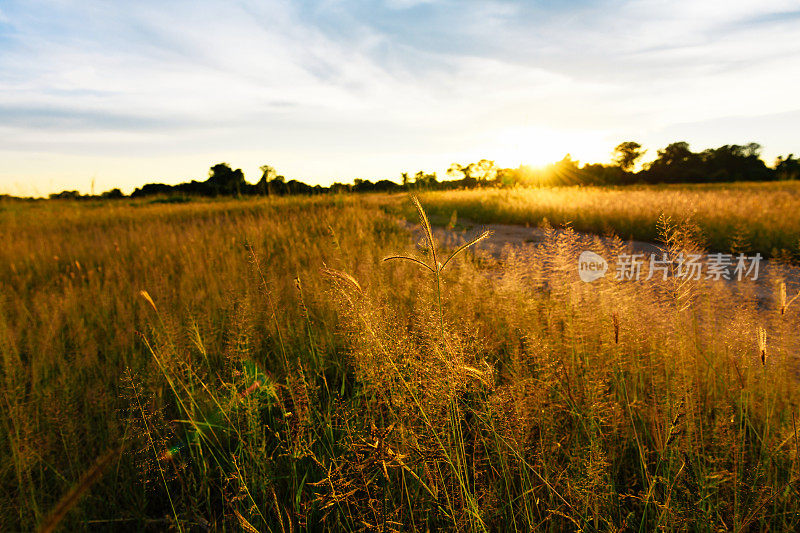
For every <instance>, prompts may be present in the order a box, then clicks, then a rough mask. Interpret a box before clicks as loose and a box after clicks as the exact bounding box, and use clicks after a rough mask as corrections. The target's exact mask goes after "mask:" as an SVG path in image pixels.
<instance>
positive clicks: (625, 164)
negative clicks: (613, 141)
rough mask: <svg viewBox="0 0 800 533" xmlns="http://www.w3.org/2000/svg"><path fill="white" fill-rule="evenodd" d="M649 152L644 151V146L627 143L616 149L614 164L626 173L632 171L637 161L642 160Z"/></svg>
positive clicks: (631, 142) (619, 145)
mask: <svg viewBox="0 0 800 533" xmlns="http://www.w3.org/2000/svg"><path fill="white" fill-rule="evenodd" d="M646 151H647V150H642V145H641V144H639V143H637V142H634V141H625V142H623V143H620V144H618V145H617V147H616V148H614V154H616V157H614V162H615V163H617V165H619V168H621V169H622V170H624V171H625V172H628V171H630V170H631V169H632V168H633V167H634V165H636V161H637V160H638V159H639V158H641V157H642V156H643V155H644V153H645V152H646Z"/></svg>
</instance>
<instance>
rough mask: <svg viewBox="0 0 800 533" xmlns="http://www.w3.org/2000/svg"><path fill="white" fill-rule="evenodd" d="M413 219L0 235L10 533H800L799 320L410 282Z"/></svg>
mask: <svg viewBox="0 0 800 533" xmlns="http://www.w3.org/2000/svg"><path fill="white" fill-rule="evenodd" d="M441 199H442V198H439V197H434V198H433V201H434V202H436V201H438V200H441ZM397 201H399V200H398V199H397V198H386V197H373V198H358V197H334V198H323V199H300V198H296V199H277V200H274V199H273V200H266V201H242V202H235V201H219V202H204V203H186V204H180V205H177V204H176V205H167V204H125V203H120V204H113V205H106V206H97V207H87V204H81V205H79V204H64V203H58V204H53V203H49V204H44V205H35V206H30V207H24V208H20V207H16V208H14V209H10V210H6V211H3V212H2V213H0V218H2V225H0V227H2V228H4V229H3V231H4V235H3V237H4V242H5V243H6V244H7V246H5V247H3V248H2V249H1V250H0V259H2V261H0V274H2V277H0V283H2V285H0V288H2V301H0V350H2V366H0V373H1V374H0V377H1V378H2V385H1V387H2V388H1V389H0V390H1V391H2V397H3V403H4V406H5V409H6V410H7V413H8V415H7V416H5V417H4V418H3V424H2V426H0V453H2V457H3V459H4V460H3V462H2V463H1V464H3V465H4V466H3V468H2V470H1V471H0V472H1V473H0V483H2V488H3V494H4V495H5V496H3V497H2V500H0V501H1V502H2V507H0V521H2V522H0V526H2V527H0V529H3V530H27V529H32V528H35V527H37V526H38V525H48V524H50V523H51V521H52V517H53V516H58V517H59V519H60V520H61V522H60V525H61V526H62V527H63V528H64V529H65V530H80V529H85V530H96V529H98V528H101V529H110V530H147V529H150V530H164V529H166V528H174V529H176V530H192V531H194V530H234V531H240V530H246V531H296V530H307V529H308V530H324V529H338V530H358V531H364V530H380V531H408V530H436V529H444V530H470V531H494V530H509V531H530V530H534V529H545V530H554V531H555V530H575V529H582V530H592V531H594V530H598V531H599V530H621V529H626V530H634V529H635V530H640V531H649V530H652V529H655V528H665V529H679V528H680V529H692V530H719V529H731V530H737V531H741V530H756V529H757V530H763V529H780V530H793V529H796V528H797V526H798V522H799V521H800V518H799V517H800V514H798V511H800V508H799V506H798V503H797V502H798V501H800V500H798V496H799V494H798V488H800V486H798V476H799V475H800V472H799V471H798V469H800V448H798V436H797V430H796V423H797V415H798V402H799V400H800V398H798V388H797V360H796V354H797V348H798V343H797V340H796V336H795V335H794V332H796V331H797V329H798V325H800V318H799V314H798V312H797V308H796V306H795V305H791V302H792V296H793V294H792V293H791V291H790V293H789V294H788V295H786V296H784V297H783V298H781V297H780V296H779V297H778V298H777V299H776V302H775V305H769V306H765V305H763V302H761V301H760V300H759V299H758V298H757V297H756V293H755V288H754V287H753V286H752V285H751V284H750V283H748V282H744V281H743V282H741V283H737V284H719V283H714V282H710V281H708V282H704V281H700V282H685V281H684V282H681V281H680V280H676V279H674V278H669V279H667V280H662V279H661V277H660V276H655V277H654V278H653V279H652V280H649V281H641V282H623V281H617V280H615V279H613V276H607V277H606V278H603V279H601V280H598V281H596V282H593V283H591V284H586V283H583V282H581V281H580V280H579V279H578V276H577V269H576V263H577V257H578V255H579V254H580V252H581V251H582V250H584V249H593V250H595V251H596V252H598V253H600V254H601V255H613V254H614V253H617V252H618V251H619V250H620V249H621V248H622V243H621V241H615V242H610V243H609V241H599V240H593V239H589V238H587V237H580V236H578V235H576V234H574V233H571V232H569V231H567V232H551V233H550V234H549V236H548V239H547V240H546V242H545V244H544V245H543V246H542V247H540V248H537V249H526V250H508V251H507V253H506V254H505V255H504V256H503V257H501V258H492V257H489V256H483V255H481V252H479V251H477V252H476V251H472V249H471V248H469V246H468V244H469V243H464V245H462V246H461V247H458V246H456V247H454V248H453V249H452V250H445V249H443V248H440V247H437V246H438V244H437V243H436V242H435V241H434V238H433V235H432V233H431V232H430V231H429V230H427V229H426V230H425V232H424V238H425V239H426V241H427V245H426V246H425V247H424V250H423V251H422V252H421V253H417V254H414V253H410V252H408V250H411V249H413V246H412V243H413V242H414V240H413V239H412V237H411V236H410V235H409V234H408V233H407V231H406V230H404V229H402V228H403V226H401V225H400V224H398V223H397V222H396V221H395V220H394V219H393V218H392V217H391V216H389V215H387V214H385V210H384V209H382V208H381V206H382V205H385V204H387V203H394V202H397ZM404 201H405V200H404ZM424 204H426V200H425V199H423V205H424ZM416 211H418V214H419V215H420V216H421V217H422V222H423V223H422V226H423V227H424V228H427V226H428V225H427V224H426V222H425V219H426V217H425V211H424V210H423V208H422V206H418V208H417V209H416ZM663 231H665V232H668V233H669V235H664V237H665V240H667V241H668V242H669V243H670V246H672V247H673V248H674V251H676V252H677V251H679V250H681V249H689V248H692V247H694V246H696V243H694V242H693V241H692V235H693V233H692V232H690V231H687V232H686V233H683V232H682V231H683V230H677V229H674V228H669V227H667V228H664V230H663ZM450 254H453V255H452V256H451V255H450ZM387 256H388V257H399V256H405V257H406V260H398V261H389V262H385V261H383V259H384V258H386V257H387ZM448 256H449V257H453V256H455V258H454V259H453V260H444V261H442V260H441V258H445V257H448ZM408 259H410V260H408ZM440 263H441V265H440ZM445 267H446V268H445ZM775 275H776V276H777V275H778V273H777V271H776V273H775ZM782 281H783V280H781V279H779V278H776V279H775V280H774V282H775V284H776V286H779V284H780V283H781V282H782ZM784 292H785V291H784ZM777 294H780V291H778V292H777ZM120 446H124V447H125V452H124V453H123V454H122V455H121V456H119V455H114V456H113V464H110V465H107V464H106V463H107V462H108V459H107V457H109V456H107V455H104V452H105V450H108V449H117V448H118V447H120ZM98 464H102V465H104V470H105V474H104V475H102V477H101V476H100V475H99V474H98V473H97V472H96V469H97V465H98ZM86 479H92V481H93V483H94V485H92V486H91V487H88V486H87V484H86V483H85V480H86ZM76 487H78V488H80V487H86V488H87V489H88V490H86V491H83V489H81V490H82V491H83V493H82V498H80V499H79V498H78V497H77V496H78V493H76V492H75V488H76ZM64 502H68V505H67V504H65V503H64ZM54 509H55V514H54V511H53V510H54Z"/></svg>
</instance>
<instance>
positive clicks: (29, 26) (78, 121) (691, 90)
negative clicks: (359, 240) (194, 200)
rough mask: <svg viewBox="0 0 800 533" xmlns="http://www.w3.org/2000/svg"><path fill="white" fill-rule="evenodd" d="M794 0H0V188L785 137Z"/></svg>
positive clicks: (793, 73)
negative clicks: (220, 168)
mask: <svg viewBox="0 0 800 533" xmlns="http://www.w3.org/2000/svg"><path fill="white" fill-rule="evenodd" d="M798 35H800V2H798V1H791V2H789V1H786V2H784V1H780V0H776V1H766V2H765V1H749V0H748V1H740V0H727V1H725V2H711V1H704V2H698V1H696V0H673V1H664V0H659V1H656V0H635V1H621V0H615V1H589V0H579V1H576V2H567V1H556V0H548V1H540V2H521V1H510V0H495V1H484V2H476V1H471V0H443V1H434V0H372V1H367V0H322V1H311V0H299V1H287V0H280V1H269V0H268V1H263V0H262V1H250V0H227V1H220V2H217V1H209V0H194V1H164V0H160V1H150V0H137V1H135V2H128V1H126V2H122V1H118V2H111V1H94V0H49V1H40V0H23V1H16V0H0V161H2V164H1V165H0V193H7V194H15V195H26V196H27V195H32V196H41V195H47V194H49V193H51V192H57V191H61V190H65V189H69V190H73V189H77V190H80V191H81V192H83V193H89V192H91V191H92V190H94V192H96V193H100V192H102V191H105V190H108V189H111V188H113V187H119V188H121V189H122V190H123V191H124V192H130V191H131V190H132V189H133V188H134V187H137V186H141V185H142V184H144V183H148V182H163V183H173V184H174V183H179V182H182V181H187V180H190V179H200V180H202V179H205V178H206V177H207V175H208V168H209V167H210V166H212V165H214V164H216V163H219V162H222V161H226V162H229V163H230V164H231V165H232V166H233V167H234V168H242V169H243V170H244V172H245V176H246V178H247V179H248V181H250V182H255V181H257V180H258V178H259V177H260V172H259V170H258V167H259V166H260V165H264V164H269V165H272V166H274V167H275V168H277V170H278V172H279V173H280V174H283V175H285V176H286V177H287V178H295V179H300V180H302V181H305V182H307V183H311V184H317V183H318V184H322V185H327V184H330V183H331V182H333V181H342V182H351V181H352V180H353V179H354V178H362V179H373V180H375V179H383V178H388V179H395V180H397V179H399V175H400V173H401V172H406V171H407V172H412V173H413V172H416V171H417V170H420V169H424V170H427V171H430V170H434V171H438V172H439V174H440V176H443V175H444V171H445V170H446V168H447V167H448V166H449V165H450V163H453V162H461V163H467V162H471V161H475V160H478V159H480V158H488V159H494V160H496V161H497V163H498V164H500V165H501V166H509V167H516V166H518V165H520V164H522V163H525V164H533V165H541V164H545V163H548V162H552V161H556V160H559V159H561V158H562V157H563V156H564V155H565V154H566V153H570V154H571V156H572V158H573V159H577V160H579V161H582V162H608V161H610V159H611V151H612V149H613V147H614V146H616V145H617V144H618V143H620V142H622V141H627V140H633V141H638V142H640V143H641V144H642V145H644V147H645V148H647V149H648V152H647V155H646V158H648V157H649V158H651V159H652V158H653V157H655V155H656V152H657V150H658V149H659V148H662V147H664V146H666V145H667V144H669V143H670V142H673V141H687V142H689V143H690V144H691V147H692V149H694V150H698V151H699V150H702V149H704V148H708V147H712V146H720V145H723V144H745V143H748V142H758V143H761V144H762V145H763V147H764V151H763V157H764V159H765V161H767V162H768V163H770V164H771V163H772V162H773V161H774V158H775V157H776V156H777V155H780V154H788V153H798V154H800V127H798V126H797V125H798V124H800V99H798V97H797V93H798V89H799V88H800V39H798V38H797V37H798Z"/></svg>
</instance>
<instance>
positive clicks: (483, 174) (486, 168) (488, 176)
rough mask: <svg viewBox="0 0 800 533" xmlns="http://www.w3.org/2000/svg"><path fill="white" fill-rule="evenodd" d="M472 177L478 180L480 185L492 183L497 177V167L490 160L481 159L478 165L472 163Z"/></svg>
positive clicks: (470, 165) (470, 166)
mask: <svg viewBox="0 0 800 533" xmlns="http://www.w3.org/2000/svg"><path fill="white" fill-rule="evenodd" d="M469 169H470V176H472V177H473V178H475V179H476V180H478V182H479V183H486V182H487V181H492V180H494V179H495V178H496V177H497V171H498V168H497V165H496V164H495V162H494V161H491V160H489V159H481V160H480V161H478V162H477V163H470V164H469Z"/></svg>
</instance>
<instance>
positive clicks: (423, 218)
mask: <svg viewBox="0 0 800 533" xmlns="http://www.w3.org/2000/svg"><path fill="white" fill-rule="evenodd" d="M411 202H412V203H413V204H414V207H415V208H416V209H417V215H418V216H419V223H420V225H421V226H422V231H423V232H424V234H425V241H426V243H427V249H428V257H430V261H431V263H430V264H427V263H424V262H423V261H420V260H419V259H417V258H415V257H409V256H407V255H390V256H389V257H385V258H384V259H383V260H384V261H392V260H403V261H410V262H412V263H414V264H415V265H417V266H419V267H422V268H424V269H426V270H428V271H429V272H430V273H431V274H433V277H434V281H435V284H436V298H437V301H438V308H439V325H440V328H441V333H442V336H444V314H443V312H442V271H443V270H444V268H445V267H446V266H447V265H448V263H450V261H452V260H453V258H455V257H456V256H457V255H458V254H460V253H461V252H463V251H465V250H467V249H468V248H470V247H471V246H474V245H475V244H477V243H479V242H480V241H482V240H483V239H487V238H489V237H491V235H492V232H491V231H484V232H483V233H481V234H480V235H478V236H477V237H475V238H474V239H472V240H471V241H469V242H467V243H465V244H462V245H461V246H459V247H458V248H456V249H455V251H454V252H453V253H451V254H450V256H449V257H448V258H447V259H445V261H444V263H440V262H439V254H438V251H437V249H436V239H434V238H433V231H432V230H431V224H430V222H429V221H428V216H427V215H426V214H425V210H424V209H422V204H420V203H419V199H418V198H417V197H416V196H412V197H411Z"/></svg>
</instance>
